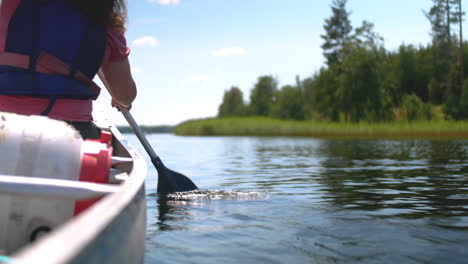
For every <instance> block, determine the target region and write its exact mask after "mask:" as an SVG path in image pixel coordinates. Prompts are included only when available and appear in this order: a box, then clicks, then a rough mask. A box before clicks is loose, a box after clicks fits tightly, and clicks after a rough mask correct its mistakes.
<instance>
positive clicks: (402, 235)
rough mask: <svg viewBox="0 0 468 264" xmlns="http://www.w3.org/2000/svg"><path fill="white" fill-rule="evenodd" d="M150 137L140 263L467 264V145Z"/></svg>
mask: <svg viewBox="0 0 468 264" xmlns="http://www.w3.org/2000/svg"><path fill="white" fill-rule="evenodd" d="M127 137H128V140H129V142H130V143H131V144H132V145H133V146H134V147H135V148H137V149H138V150H139V151H140V153H142V154H145V152H144V151H143V149H142V148H141V147H140V146H139V144H138V142H137V140H136V138H135V137H134V136H131V135H127ZM148 139H149V141H150V142H151V143H152V145H153V146H154V148H155V150H156V152H157V153H158V154H159V155H160V156H161V158H162V160H163V161H164V163H165V164H166V166H167V167H169V168H171V169H173V170H176V171H179V172H181V173H183V174H185V175H187V176H188V177H189V178H191V179H192V180H193V181H194V182H195V183H196V184H197V185H198V186H199V187H200V188H201V189H203V190H204V191H201V192H198V193H196V194H192V195H185V196H174V197H169V198H168V199H162V198H160V197H158V195H156V194H155V193H156V185H157V173H156V171H155V170H154V168H153V167H152V165H150V166H149V168H150V171H149V175H148V179H147V185H146V188H147V193H148V197H147V198H148V223H147V239H146V240H147V243H146V256H145V258H146V260H145V262H146V263H223V264H227V263H236V264H237V263H468V152H467V151H468V141H466V140H435V141H430V140H323V139H310V138H275V137H272V138H257V137H178V136H174V135H168V134H155V135H150V136H148ZM145 156H146V155H145ZM148 164H150V162H148Z"/></svg>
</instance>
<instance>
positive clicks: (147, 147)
mask: <svg viewBox="0 0 468 264" xmlns="http://www.w3.org/2000/svg"><path fill="white" fill-rule="evenodd" d="M122 114H123V116H124V117H125V119H127V122H128V124H129V125H130V127H131V128H132V130H133V132H135V135H136V136H137V138H138V139H139V140H140V143H141V144H142V145H143V148H145V150H146V152H147V153H148V155H149V156H150V158H151V160H152V161H153V160H155V159H157V158H158V155H156V152H154V150H153V148H152V147H151V145H150V143H149V142H148V140H147V139H146V137H145V134H144V133H143V130H141V128H140V126H139V125H138V124H137V123H136V121H135V119H133V116H132V114H130V112H129V111H122Z"/></svg>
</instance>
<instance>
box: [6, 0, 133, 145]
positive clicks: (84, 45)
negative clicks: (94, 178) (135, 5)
mask: <svg viewBox="0 0 468 264" xmlns="http://www.w3.org/2000/svg"><path fill="white" fill-rule="evenodd" d="M125 18H126V6H125V1H124V0H99V1H95V0H3V1H1V7H0V111H6V112H13V113H18V114H24V115H44V116H48V117H50V118H54V119H60V120H65V121H67V122H68V123H70V124H72V125H73V126H75V127H76V128H77V129H78V130H79V131H80V133H81V134H82V136H83V137H84V138H99V133H98V129H97V128H96V127H95V126H94V125H93V123H92V122H91V121H92V115H91V113H92V100H94V99H96V98H97V97H98V95H99V90H100V89H99V87H98V86H97V85H96V84H95V83H94V82H93V81H92V79H93V78H94V77H95V75H96V74H97V73H98V72H99V77H100V78H101V80H102V81H103V83H105V84H106V86H107V87H108V90H109V93H110V94H111V96H112V102H111V103H112V106H114V107H117V109H119V110H129V109H130V108H131V104H132V102H133V100H134V99H135V97H136V87H135V83H134V81H133V78H132V75H131V73H130V66H129V61H128V54H129V48H128V47H127V45H126V40H125V37H124V31H125V28H124V25H125Z"/></svg>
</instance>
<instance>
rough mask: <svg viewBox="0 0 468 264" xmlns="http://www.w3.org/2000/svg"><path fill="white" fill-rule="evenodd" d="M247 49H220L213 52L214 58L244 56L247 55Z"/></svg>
mask: <svg viewBox="0 0 468 264" xmlns="http://www.w3.org/2000/svg"><path fill="white" fill-rule="evenodd" d="M245 53H246V52H245V49H243V48H239V47H232V48H224V49H218V50H214V51H212V52H211V55H212V56H215V57H231V56H242V55H245Z"/></svg>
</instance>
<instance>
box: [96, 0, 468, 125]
mask: <svg viewBox="0 0 468 264" xmlns="http://www.w3.org/2000/svg"><path fill="white" fill-rule="evenodd" d="M331 2H332V1H331V0H288V1H284V0H238V1H234V0H129V3H128V12H129V18H128V19H129V20H128V30H127V33H126V37H127V41H128V45H129V47H130V48H131V54H130V61H131V66H132V71H133V76H134V79H135V81H136V83H137V86H138V97H137V99H136V101H135V102H134V104H133V109H132V114H133V116H134V117H135V119H136V120H137V122H139V123H140V124H144V125H163V124H169V125H175V124H178V123H180V122H182V121H185V120H188V119H194V118H203V117H212V116H215V115H216V114H217V111H218V106H219V105H220V103H221V101H222V97H223V93H224V91H225V90H227V89H229V88H230V87H231V86H233V85H234V86H238V87H239V88H240V89H241V90H242V91H243V93H244V99H245V100H248V97H249V95H250V90H251V89H252V88H253V86H254V84H255V82H256V80H257V78H258V77H259V76H261V75H273V76H275V77H276V78H277V79H278V81H279V83H280V85H286V84H293V83H294V82H295V77H296V75H299V76H300V77H301V78H307V77H310V76H312V74H313V73H314V72H316V71H317V70H319V69H320V67H322V66H323V64H324V58H323V56H322V50H321V48H320V45H321V44H322V42H323V40H322V39H321V38H320V35H321V34H323V33H324V30H323V24H324V20H325V19H326V18H328V17H330V15H331V9H330V5H331ZM431 5H432V1H431V0H349V1H348V10H350V11H351V16H350V19H351V21H352V25H353V27H358V26H359V25H360V24H361V22H362V21H363V20H368V21H370V22H373V23H374V25H375V28H374V29H375V31H376V32H377V33H379V34H380V35H381V36H382V37H383V38H384V39H385V46H386V48H387V49H390V50H393V49H396V48H397V47H398V46H399V45H400V44H401V43H403V42H404V43H406V44H415V45H418V44H427V43H429V41H430V36H429V31H430V24H429V22H428V21H427V19H426V18H425V17H424V15H423V10H428V9H429V8H430V7H431ZM464 10H466V8H464ZM465 28H466V26H465ZM464 35H465V36H467V35H468V32H466V33H464ZM101 100H102V101H103V102H104V103H105V105H110V103H109V101H110V99H109V97H108V96H106V95H104V96H101ZM112 112H114V111H113V110H112ZM112 118H113V119H114V121H115V122H116V123H117V124H125V120H124V119H123V118H121V116H120V115H119V114H118V113H113V114H112Z"/></svg>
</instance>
